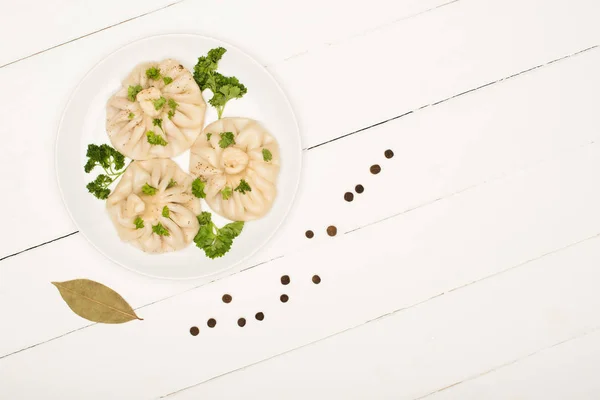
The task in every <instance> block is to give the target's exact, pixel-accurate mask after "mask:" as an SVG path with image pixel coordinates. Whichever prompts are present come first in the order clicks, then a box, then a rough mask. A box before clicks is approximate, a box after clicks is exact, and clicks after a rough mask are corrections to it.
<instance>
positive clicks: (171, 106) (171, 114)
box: [167, 99, 179, 119]
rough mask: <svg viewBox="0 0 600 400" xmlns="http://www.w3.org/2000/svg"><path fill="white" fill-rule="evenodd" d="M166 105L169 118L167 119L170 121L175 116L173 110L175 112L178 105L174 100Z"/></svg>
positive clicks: (170, 100)
mask: <svg viewBox="0 0 600 400" xmlns="http://www.w3.org/2000/svg"><path fill="white" fill-rule="evenodd" d="M167 105H168V106H169V108H170V110H169V113H168V116H169V119H171V118H173V117H174V116H175V110H177V106H178V105H179V104H177V102H176V101H175V100H173V99H169V101H168V102H167Z"/></svg>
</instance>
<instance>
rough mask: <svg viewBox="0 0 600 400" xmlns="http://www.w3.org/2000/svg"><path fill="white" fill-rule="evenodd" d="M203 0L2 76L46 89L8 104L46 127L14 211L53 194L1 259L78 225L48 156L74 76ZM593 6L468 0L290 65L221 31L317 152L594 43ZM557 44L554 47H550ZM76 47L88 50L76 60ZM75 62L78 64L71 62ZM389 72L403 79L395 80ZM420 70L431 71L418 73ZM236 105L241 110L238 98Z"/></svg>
mask: <svg viewBox="0 0 600 400" xmlns="http://www.w3.org/2000/svg"><path fill="white" fill-rule="evenodd" d="M533 3H535V2H533ZM196 4H197V3H189V4H188V3H183V4H181V5H178V6H177V7H170V8H168V9H165V10H162V11H161V12H160V13H154V14H152V15H149V16H147V17H146V18H144V19H143V21H138V20H134V21H132V22H131V23H128V24H125V25H121V26H118V27H115V28H114V29H110V30H109V31H106V32H102V34H99V35H92V36H90V37H86V38H85V39H82V40H79V41H76V42H74V43H71V44H69V45H68V46H61V47H60V48H57V49H55V50H53V51H52V52H49V53H44V54H42V55H40V56H37V57H35V59H29V60H26V61H24V62H21V63H18V64H15V65H12V66H9V67H6V68H2V70H0V78H1V77H2V76H3V75H6V76H9V77H10V79H6V80H5V85H6V86H7V87H6V89H7V91H8V92H18V91H19V90H21V89H20V88H23V87H35V88H36V95H35V96H29V97H18V98H14V99H12V100H11V102H9V103H8V104H7V107H5V108H4V109H3V111H2V113H3V121H4V125H3V131H4V132H6V134H8V132H16V131H22V130H23V128H22V127H23V121H27V131H28V132H35V136H31V135H21V136H18V140H16V141H14V143H13V145H12V146H11V148H10V149H9V153H8V156H7V159H6V161H5V162H8V160H10V163H11V165H13V166H14V167H15V168H16V169H19V170H21V171H23V172H22V174H20V176H19V178H18V179H19V182H20V184H18V185H14V180H16V179H17V178H16V177H14V178H12V177H9V178H7V180H8V182H7V183H8V184H11V187H14V188H15V193H14V196H12V197H11V198H10V199H7V206H8V207H9V208H14V207H17V206H21V205H22V202H23V199H25V201H28V199H33V198H35V196H32V192H31V191H32V190H33V189H32V188H34V187H36V188H39V190H42V191H43V192H44V193H47V194H48V200H47V202H46V207H44V208H43V209H41V208H39V207H34V206H31V207H30V209H31V210H32V211H31V212H29V213H27V215H25V216H20V215H17V214H14V215H11V216H9V221H7V222H8V223H10V224H11V226H28V225H29V224H36V225H37V226H38V229H36V230H35V232H31V231H30V230H26V231H24V232H23V231H20V232H18V233H16V234H11V235H9V236H8V237H7V238H6V239H5V241H4V243H3V246H2V249H1V250H2V251H1V252H0V258H2V257H5V256H6V255H9V254H13V253H15V252H18V251H20V250H23V249H26V248H28V247H31V246H35V245H38V244H40V243H43V242H46V241H49V240H52V239H54V238H56V237H59V236H63V235H65V234H68V233H71V232H73V231H74V230H75V228H74V226H73V224H72V223H71V222H70V221H69V219H68V218H67V216H66V213H65V211H64V207H63V206H62V204H61V201H60V199H59V194H58V191H57V188H56V185H55V183H54V182H55V178H54V170H53V165H54V155H53V154H52V153H51V152H49V151H48V149H49V148H52V146H53V144H54V140H55V137H54V135H55V128H56V126H57V124H58V118H59V116H60V112H61V111H62V109H61V108H62V105H63V104H64V103H65V102H66V99H67V96H68V93H69V91H70V90H71V88H72V85H73V82H75V81H77V80H78V79H79V77H81V76H82V75H83V74H84V73H85V71H86V70H87V69H88V68H89V67H90V65H91V64H92V63H93V61H92V60H94V61H95V60H97V59H99V58H102V57H103V56H104V55H106V54H108V53H109V52H110V51H111V50H112V49H114V48H116V47H118V46H120V45H121V44H123V42H124V41H125V39H124V38H128V40H127V41H129V40H130V39H133V38H136V37H140V36H145V35H146V34H149V33H150V31H148V29H150V27H152V29H154V31H152V32H153V33H156V32H165V31H169V30H173V29H174V28H175V27H176V26H177V27H178V30H182V29H184V28H186V27H187V26H189V27H190V29H192V27H193V28H194V29H196V27H197V22H196V21H195V20H194V24H193V25H192V19H193V16H194V15H197V14H198V12H197V10H195V9H193V7H197V6H196ZM535 4H537V3H535ZM593 10H595V3H594V2H593V1H588V0H579V1H578V2H577V6H575V5H574V3H572V2H571V3H569V4H567V3H563V2H560V3H552V4H550V5H547V6H544V7H540V8H539V9H538V8H535V7H533V6H530V5H529V3H528V5H527V6H523V5H522V4H521V2H514V1H511V2H506V1H503V2H495V3H494V2H489V1H488V2H480V1H468V0H465V1H461V2H457V3H452V4H450V5H448V6H445V7H441V8H438V9H435V10H434V11H431V12H426V13H424V14H420V15H417V16H416V17H414V18H408V19H402V20H400V21H398V22H397V23H394V24H391V25H389V26H388V27H385V28H382V29H380V30H375V31H371V32H369V33H367V34H365V35H361V36H356V37H354V38H352V39H351V40H347V41H342V42H339V43H338V44H336V45H332V46H327V47H325V48H323V49H316V50H315V51H310V52H308V53H306V54H303V55H300V56H297V57H294V58H292V59H290V60H288V61H287V62H282V63H279V64H277V63H276V61H277V60H278V59H277V57H274V56H271V57H269V56H268V54H270V53H269V48H268V43H270V42H264V41H263V42H261V41H258V40H257V41H252V40H251V39H252V37H248V36H247V35H248V33H247V32H246V31H244V32H238V34H237V36H235V37H233V36H232V35H233V33H232V32H231V31H230V30H229V31H227V32H229V33H228V34H225V30H224V28H223V26H221V25H223V24H221V25H219V26H220V28H219V27H218V26H215V27H214V28H215V29H217V28H219V29H217V30H216V31H215V32H214V34H215V36H219V37H224V38H225V39H228V40H230V41H232V42H233V43H234V44H239V43H242V44H243V43H250V42H252V43H255V44H256V45H257V47H256V49H255V50H253V51H254V52H255V53H256V54H258V55H260V57H261V58H260V59H261V60H262V61H263V62H265V63H270V62H275V64H274V65H273V66H272V67H271V70H272V71H273V72H274V73H275V75H276V76H277V77H278V79H279V80H280V82H281V83H282V84H283V86H284V88H285V89H286V91H287V92H288V94H289V95H290V97H291V99H292V102H293V103H294V106H295V109H296V110H297V112H298V115H299V119H300V126H301V129H302V134H303V141H304V145H305V147H311V146H314V145H317V144H319V143H323V142H325V141H327V140H331V139H333V138H335V137H338V136H340V135H344V134H347V133H349V132H352V131H355V130H358V129H361V128H363V127H365V126H369V125H371V124H373V123H377V122H380V121H382V120H386V119H388V118H393V117H395V116H398V115H401V114H403V113H405V112H408V111H410V110H414V109H416V108H419V107H421V106H423V105H425V104H430V103H432V102H435V101H439V100H442V99H444V98H447V97H450V96H452V95H455V94H457V93H461V92H464V91H466V90H469V89H472V88H475V87H478V86H481V85H484V84H486V83H489V82H492V81H495V80H498V79H502V78H504V77H506V76H507V75H511V74H514V73H518V72H519V71H522V70H525V69H528V68H531V67H534V66H536V65H539V64H543V63H546V62H548V61H550V60H553V59H556V58H559V57H563V56H565V55H568V54H572V53H573V52H576V51H578V50H582V49H585V48H587V47H589V46H592V45H594V44H596V43H597V42H598V41H597V37H598V35H597V34H596V33H597V31H598V29H600V27H598V25H597V24H596V23H595V21H594V20H593V17H592V16H593V15H594V13H593ZM182 15H184V16H185V18H184V19H183V20H181V18H182V17H181V16H182ZM505 20H511V29H510V30H506V29H505V27H504V25H503V24H504V22H503V21H505ZM185 21H188V22H187V23H184V22H185ZM186 24H187V25H186ZM494 24H502V26H496V25H494ZM226 26H227V27H229V24H226ZM303 26H304V25H303ZM161 29H164V31H162V30H161ZM261 32H262V31H261ZM302 32H305V29H303V30H302ZM221 33H223V35H221ZM241 35H243V37H242V36H241ZM269 35H270V33H269ZM409 37H420V38H424V39H423V40H424V42H423V46H421V45H416V44H415V42H413V41H408V40H406V38H409ZM257 39H258V38H257ZM550 42H551V43H553V46H545V45H544V43H550ZM242 47H246V46H242ZM389 49H394V51H390V50H389ZM72 54H77V57H71V55H72ZM273 54H278V55H280V56H281V55H282V54H283V53H281V52H275V53H273ZM357 54H374V55H377V57H380V58H377V57H376V58H377V59H378V65H379V70H378V73H377V74H372V76H370V78H369V82H370V84H369V86H370V87H373V88H375V89H374V90H375V92H374V93H378V95H377V96H378V97H377V101H372V100H371V96H373V95H372V94H371V95H368V96H361V95H358V96H357V95H355V93H356V94H358V92H357V90H355V86H354V85H349V84H347V82H354V80H355V79H356V77H360V76H363V75H364V74H365V71H369V70H370V68H371V62H372V61H371V60H372V59H373V57H357ZM400 54H401V55H402V57H400V56H399V55H400ZM374 57H375V56H374ZM65 59H68V60H69V62H68V63H64V62H61V60H65ZM40 66H43V67H44V71H45V73H44V74H39V70H40V68H41V67H40ZM399 70H400V71H403V73H402V74H401V75H399V74H398V73H397V71H399ZM47 76H52V77H53V79H47ZM388 76H394V77H395V79H393V80H389V79H388ZM415 76H419V77H427V78H426V79H425V78H423V79H415V78H414V77H415ZM333 77H335V79H333ZM321 88H327V91H328V92H330V93H332V96H315V93H319V91H320V90H321ZM399 94H401V95H399ZM48 98H53V99H55V104H56V105H57V106H56V107H52V106H50V107H49V106H48V104H47V100H46V99H48ZM331 98H333V99H335V100H330V99H331ZM36 102H42V103H39V104H38V103H36ZM36 104H37V105H36ZM53 105H54V104H53ZM31 109H36V110H39V112H38V113H37V114H36V118H35V119H33V120H32V119H31V118H30V115H29V114H30V111H29V110H31ZM231 112H232V113H235V104H233V105H232V107H231ZM23 183H26V184H23ZM23 218H25V219H26V220H25V221H23ZM17 220H18V221H20V222H19V223H17ZM40 222H43V223H40Z"/></svg>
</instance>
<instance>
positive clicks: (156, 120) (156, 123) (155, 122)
mask: <svg viewBox="0 0 600 400" xmlns="http://www.w3.org/2000/svg"><path fill="white" fill-rule="evenodd" d="M152 125H154V126H158V127H159V128H160V130H162V118H154V119H153V120H152Z"/></svg>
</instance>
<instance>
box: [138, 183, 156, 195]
mask: <svg viewBox="0 0 600 400" xmlns="http://www.w3.org/2000/svg"><path fill="white" fill-rule="evenodd" d="M156 190H157V189H156V188H155V187H154V186H150V185H148V184H147V183H144V186H142V192H143V193H144V194H147V195H148V196H154V195H155V194H156Z"/></svg>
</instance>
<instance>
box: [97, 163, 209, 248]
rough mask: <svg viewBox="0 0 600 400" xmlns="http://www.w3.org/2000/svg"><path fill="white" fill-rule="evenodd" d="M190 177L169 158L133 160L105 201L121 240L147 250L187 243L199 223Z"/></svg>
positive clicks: (192, 236)
mask: <svg viewBox="0 0 600 400" xmlns="http://www.w3.org/2000/svg"><path fill="white" fill-rule="evenodd" d="M193 181H194V178H192V177H191V176H189V175H188V174H186V173H185V172H183V171H182V170H181V168H179V166H178V165H177V164H175V163H174V162H173V161H171V160H147V161H133V162H132V163H131V165H129V167H127V170H126V171H125V173H124V174H123V176H122V177H121V180H120V181H119V183H118V184H117V187H116V188H115V189H114V190H113V192H112V193H111V195H110V196H109V197H108V199H107V201H106V208H107V209H108V213H109V214H110V217H111V219H112V221H113V223H114V225H115V227H116V228H117V232H118V234H119V237H120V238H121V240H123V241H126V242H129V243H131V244H132V245H134V246H136V247H138V248H140V249H142V250H143V251H145V252H148V253H164V252H167V251H175V250H180V249H182V248H184V247H186V246H187V245H188V244H190V242H191V241H192V240H193V239H194V236H195V235H196V233H197V232H198V229H199V227H200V226H199V224H198V219H197V218H196V216H197V215H198V214H200V199H198V198H197V197H195V196H194V195H193V194H192V182H193ZM165 207H166V209H165ZM165 210H167V211H165Z"/></svg>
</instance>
